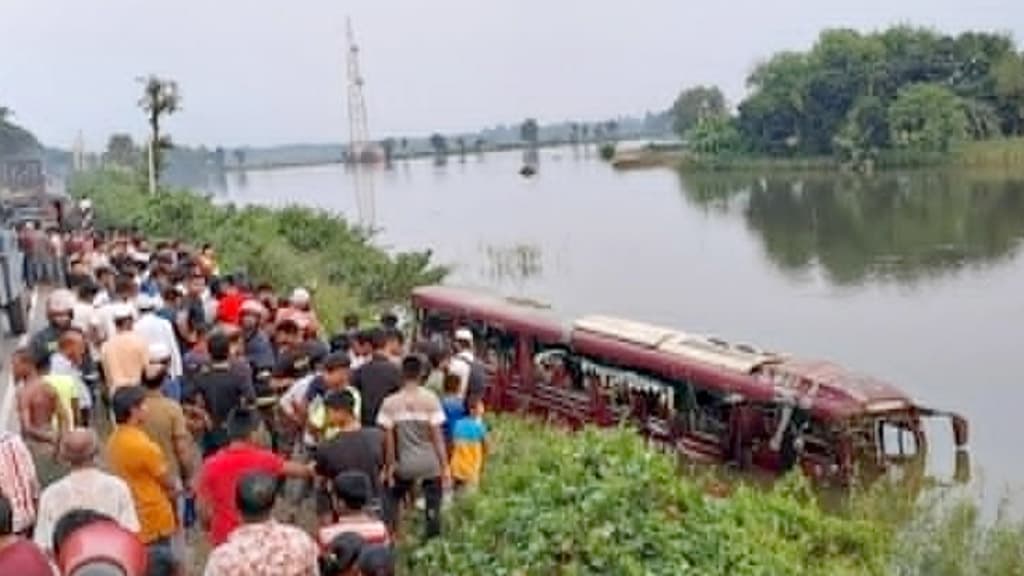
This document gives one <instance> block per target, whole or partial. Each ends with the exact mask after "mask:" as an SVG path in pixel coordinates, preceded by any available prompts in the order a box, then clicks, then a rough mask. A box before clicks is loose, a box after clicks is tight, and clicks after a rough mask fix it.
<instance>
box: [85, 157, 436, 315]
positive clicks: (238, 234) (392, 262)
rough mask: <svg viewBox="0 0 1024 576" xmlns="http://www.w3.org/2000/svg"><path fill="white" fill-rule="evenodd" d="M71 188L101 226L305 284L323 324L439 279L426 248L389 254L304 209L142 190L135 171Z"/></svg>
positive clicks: (270, 278) (95, 176) (265, 277)
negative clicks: (208, 246) (211, 252)
mask: <svg viewBox="0 0 1024 576" xmlns="http://www.w3.org/2000/svg"><path fill="white" fill-rule="evenodd" d="M71 190H72V193H73V194H74V195H75V196H78V197H88V198H90V199H92V201H93V206H94V207H95V212H96V216H97V218H98V223H99V224H100V225H101V226H108V227H126V226H137V227H138V228H139V229H140V230H141V231H142V232H143V233H145V234H146V235H148V236H151V237H154V238H181V239H185V240H187V241H189V242H191V243H200V242H211V243H213V244H214V245H215V246H217V248H218V252H219V254H220V258H221V261H222V262H221V268H222V269H224V270H227V271H233V270H244V271H246V272H248V273H249V274H250V275H251V276H252V277H253V278H254V279H257V280H259V281H266V282H270V283H272V284H273V285H274V286H275V287H277V288H278V289H279V290H285V289H290V288H294V287H296V286H300V285H301V286H305V287H307V288H309V289H310V290H312V291H314V293H315V296H314V302H315V304H316V307H317V310H318V312H319V314H320V315H321V318H323V319H324V322H325V323H326V324H327V325H328V326H335V325H336V324H337V323H338V322H340V320H341V317H342V315H343V314H344V313H346V312H351V311H360V312H367V311H369V310H370V309H372V308H374V307H382V306H388V305H391V304H397V303H401V302H404V301H405V300H406V298H407V297H408V293H409V291H410V290H411V289H412V288H413V287H415V286H417V285H421V284H432V283H436V282H440V281H441V280H442V279H443V277H444V276H445V274H446V270H445V269H444V268H439V267H437V266H434V265H433V264H432V263H431V259H430V253H429V252H411V253H398V254H395V255H389V254H388V253H386V252H384V251H383V250H381V249H379V248H377V247H375V246H373V244H372V243H371V240H372V239H371V237H370V235H369V234H368V233H367V232H365V231H363V230H360V229H358V228H353V227H351V226H349V224H348V223H347V222H346V221H345V220H344V219H342V218H340V217H338V216H336V215H333V214H329V213H326V212H323V211H319V210H314V209H311V208H301V207H288V208H285V209H282V210H273V209H269V208H263V207H257V206H247V207H245V208H237V207H235V206H232V205H228V206H220V205H217V204H214V202H213V201H212V200H211V199H210V198H206V197H202V196H198V195H196V194H193V193H191V192H188V191H183V190H176V191H167V192H165V193H161V194H156V195H149V194H146V193H143V192H142V183H141V182H139V181H138V179H137V176H134V175H132V174H125V173H111V172H99V173H90V174H83V175H80V176H78V177H77V178H76V179H75V180H74V181H73V182H72V185H71Z"/></svg>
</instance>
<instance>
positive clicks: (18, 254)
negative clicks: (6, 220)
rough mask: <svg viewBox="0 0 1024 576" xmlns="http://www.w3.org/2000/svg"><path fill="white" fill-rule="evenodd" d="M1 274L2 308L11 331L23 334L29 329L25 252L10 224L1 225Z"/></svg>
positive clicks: (0, 304)
mask: <svg viewBox="0 0 1024 576" xmlns="http://www.w3.org/2000/svg"><path fill="white" fill-rule="evenodd" d="M0 276H2V278H0V308H2V309H3V310H4V312H5V313H6V314H7V325H8V326H9V327H10V330H11V333H13V334H14V335H15V336H21V335H22V334H24V333H25V332H26V331H27V330H28V306H29V296H28V294H29V290H28V284H27V283H26V282H25V254H24V252H22V251H21V247H20V246H18V235H17V233H16V232H15V231H14V229H12V228H10V227H9V226H8V225H0Z"/></svg>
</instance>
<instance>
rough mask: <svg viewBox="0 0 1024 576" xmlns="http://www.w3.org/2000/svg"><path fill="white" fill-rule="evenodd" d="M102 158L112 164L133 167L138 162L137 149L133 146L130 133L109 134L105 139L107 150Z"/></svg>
mask: <svg viewBox="0 0 1024 576" xmlns="http://www.w3.org/2000/svg"><path fill="white" fill-rule="evenodd" d="M103 160H104V161H105V162H106V163H108V164H110V165H113V166H120V167H123V168H134V167H136V166H137V165H138V162H139V149H138V148H136V146H135V141H134V140H132V136H131V134H125V133H118V134H111V135H110V138H109V139H108V140H107V151H106V153H105V154H104V155H103Z"/></svg>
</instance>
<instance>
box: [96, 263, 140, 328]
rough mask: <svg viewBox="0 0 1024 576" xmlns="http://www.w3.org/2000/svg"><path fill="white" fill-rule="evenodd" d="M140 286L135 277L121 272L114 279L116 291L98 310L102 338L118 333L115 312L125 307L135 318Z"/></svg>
mask: <svg viewBox="0 0 1024 576" xmlns="http://www.w3.org/2000/svg"><path fill="white" fill-rule="evenodd" d="M138 291H139V287H138V285H136V284H135V278H133V277H132V276H128V275H125V274H120V275H118V276H117V277H116V278H115V279H114V293H113V296H112V297H111V299H110V301H109V302H107V303H106V304H104V305H102V306H100V307H99V308H98V309H97V311H96V314H97V317H98V318H99V330H100V335H99V336H100V340H101V341H103V340H109V339H110V338H111V337H112V336H114V334H116V333H117V327H116V326H115V322H114V320H115V318H114V314H115V313H116V312H118V311H123V310H125V309H127V310H129V311H130V312H131V315H132V319H133V320H134V319H135V316H136V312H135V297H136V296H137V295H138Z"/></svg>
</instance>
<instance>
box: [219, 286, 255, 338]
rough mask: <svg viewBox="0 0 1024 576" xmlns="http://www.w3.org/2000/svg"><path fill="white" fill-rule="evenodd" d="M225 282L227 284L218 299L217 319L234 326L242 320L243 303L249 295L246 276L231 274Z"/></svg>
mask: <svg viewBox="0 0 1024 576" xmlns="http://www.w3.org/2000/svg"><path fill="white" fill-rule="evenodd" d="M224 282H226V283H227V285H226V286H225V287H224V291H223V293H222V295H221V297H220V299H219V300H218V301H217V320H218V321H220V322H223V323H225V324H231V325H232V326H238V325H239V322H240V321H241V315H242V304H243V303H244V302H245V300H246V299H247V298H248V297H249V295H248V291H247V290H246V286H245V281H244V278H242V277H241V275H237V276H229V277H227V278H225V280H224Z"/></svg>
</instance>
